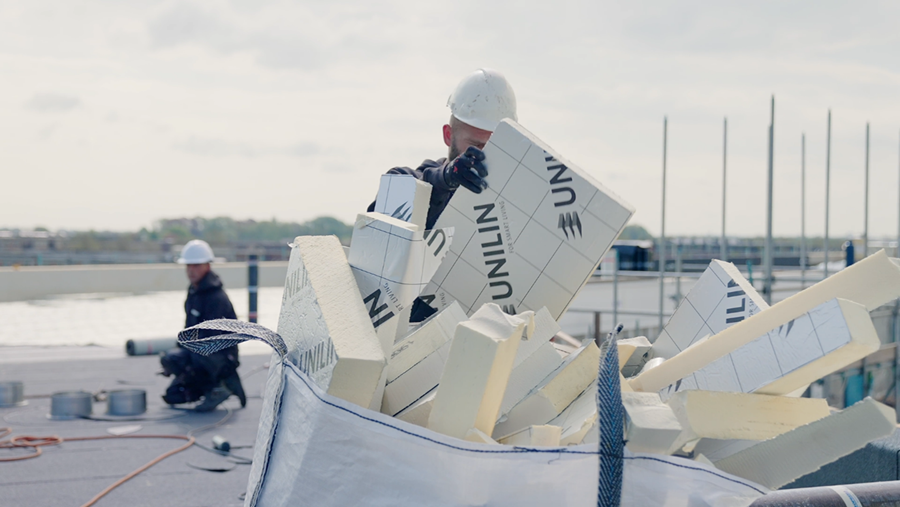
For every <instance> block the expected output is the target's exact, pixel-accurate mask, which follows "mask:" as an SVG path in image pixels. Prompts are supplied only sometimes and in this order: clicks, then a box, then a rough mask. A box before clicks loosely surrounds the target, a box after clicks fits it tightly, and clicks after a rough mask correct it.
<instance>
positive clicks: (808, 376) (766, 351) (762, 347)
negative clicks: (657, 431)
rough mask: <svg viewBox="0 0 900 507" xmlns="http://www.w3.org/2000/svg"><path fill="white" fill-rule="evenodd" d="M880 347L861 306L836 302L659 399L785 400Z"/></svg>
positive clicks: (693, 375)
mask: <svg viewBox="0 0 900 507" xmlns="http://www.w3.org/2000/svg"><path fill="white" fill-rule="evenodd" d="M880 345H881V341H880V340H879V338H878V334H877V332H876V331H875V326H874V325H873V324H872V319H871V318H870V317H869V312H868V310H866V308H865V307H864V306H863V305H860V304H857V303H854V302H852V301H847V300H846V299H833V300H831V301H827V302H825V303H823V304H821V305H819V306H817V307H815V308H813V309H812V310H810V311H809V312H807V313H806V314H804V315H802V316H800V317H798V318H796V319H793V320H791V321H789V322H787V323H784V324H783V325H779V326H778V327H776V328H774V329H772V330H770V331H769V332H767V333H765V334H763V335H761V336H759V337H757V339H756V340H753V341H751V342H750V343H747V344H745V345H743V346H741V347H740V348H738V349H737V350H735V351H733V352H731V353H730V354H728V355H726V356H725V357H722V358H719V359H717V360H715V361H713V362H711V363H709V364H708V365H706V366H704V367H703V368H701V369H699V370H697V371H695V372H693V373H691V374H690V375H688V376H686V377H685V378H683V379H681V380H679V381H678V382H676V383H675V384H672V385H671V386H669V387H668V388H666V389H663V390H662V391H660V393H661V394H662V396H663V398H664V399H667V398H668V396H670V395H671V394H672V393H674V392H678V391H683V390H690V389H703V390H707V391H731V392H756V393H760V394H775V395H787V394H789V393H791V392H793V391H795V390H797V389H799V388H803V387H805V386H807V385H809V384H810V382H813V381H815V380H817V379H819V378H822V377H824V376H825V375H828V374H829V373H832V372H834V371H835V370H837V369H840V368H842V367H844V366H846V365H848V364H850V363H852V362H854V361H858V360H859V359H862V358H863V357H865V356H867V355H869V354H871V353H872V352H875V351H876V350H878V348H879V347H880ZM688 352H690V351H688ZM664 365H665V363H663V365H662V366H664Z"/></svg>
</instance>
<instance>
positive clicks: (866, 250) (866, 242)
mask: <svg viewBox="0 0 900 507" xmlns="http://www.w3.org/2000/svg"><path fill="white" fill-rule="evenodd" d="M865 196H866V197H865V207H866V210H865V212H864V213H863V241H862V243H863V244H862V247H863V248H862V255H860V256H859V258H860V260H861V259H865V258H866V257H868V256H869V122H866V194H865Z"/></svg>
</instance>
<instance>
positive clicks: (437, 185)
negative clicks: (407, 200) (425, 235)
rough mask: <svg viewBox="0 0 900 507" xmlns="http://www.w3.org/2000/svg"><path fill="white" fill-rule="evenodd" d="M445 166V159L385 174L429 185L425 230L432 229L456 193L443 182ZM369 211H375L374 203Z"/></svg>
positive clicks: (397, 168) (428, 161)
mask: <svg viewBox="0 0 900 507" xmlns="http://www.w3.org/2000/svg"><path fill="white" fill-rule="evenodd" d="M446 166H447V159H446V158H439V159H437V160H425V161H424V162H422V164H421V165H420V166H419V167H417V168H415V169H410V168H409V167H395V168H393V169H391V170H390V171H388V172H387V174H408V175H410V176H415V177H416V179H419V180H422V181H424V182H426V183H430V184H431V202H430V203H429V205H428V218H427V219H426V220H425V229H426V230H431V229H432V228H434V224H435V222H437V219H438V217H439V216H441V213H443V212H444V208H446V207H447V203H448V202H450V198H451V197H453V193H454V192H455V191H456V189H454V188H450V185H448V184H447V182H446V181H444V168H445V167H446ZM369 211H375V203H374V202H373V203H372V204H370V205H369Z"/></svg>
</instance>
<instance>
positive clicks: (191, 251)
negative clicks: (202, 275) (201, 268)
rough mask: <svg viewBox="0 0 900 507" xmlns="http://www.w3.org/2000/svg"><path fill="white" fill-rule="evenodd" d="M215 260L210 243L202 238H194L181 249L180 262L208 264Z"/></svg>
mask: <svg viewBox="0 0 900 507" xmlns="http://www.w3.org/2000/svg"><path fill="white" fill-rule="evenodd" d="M213 260H215V257H214V256H213V251H212V248H210V247H209V243H207V242H206V241H203V240H202V239H192V240H190V241H188V243H187V245H184V248H182V249H181V257H179V258H178V264H206V263H207V262H212V261H213Z"/></svg>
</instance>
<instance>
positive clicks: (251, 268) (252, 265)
mask: <svg viewBox="0 0 900 507" xmlns="http://www.w3.org/2000/svg"><path fill="white" fill-rule="evenodd" d="M258 258H259V257H258V256H257V255H255V254H253V255H250V256H249V257H248V258H247V292H248V293H249V296H250V298H249V299H250V309H249V313H248V314H247V320H249V321H250V322H256V319H257V313H256V303H257V301H256V296H257V293H258V291H259V262H258V261H257V259H258Z"/></svg>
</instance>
